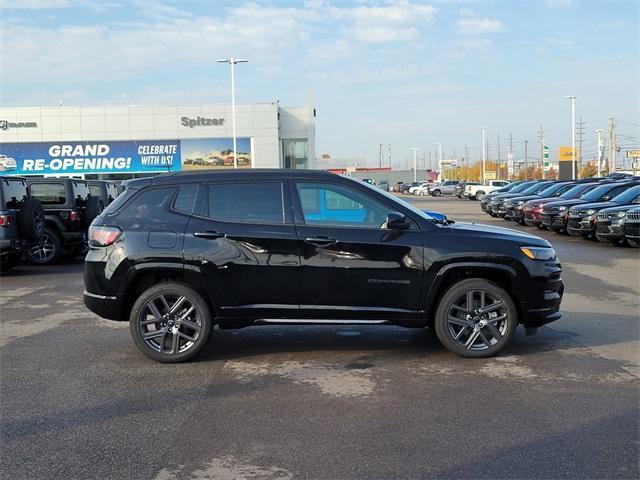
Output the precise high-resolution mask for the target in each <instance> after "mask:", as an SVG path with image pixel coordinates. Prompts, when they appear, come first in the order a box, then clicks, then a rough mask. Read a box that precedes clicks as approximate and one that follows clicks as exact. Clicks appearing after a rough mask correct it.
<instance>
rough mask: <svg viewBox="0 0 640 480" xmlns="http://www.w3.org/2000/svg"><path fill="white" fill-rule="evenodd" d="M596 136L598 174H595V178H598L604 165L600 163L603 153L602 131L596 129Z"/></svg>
mask: <svg viewBox="0 0 640 480" xmlns="http://www.w3.org/2000/svg"><path fill="white" fill-rule="evenodd" d="M596 135H598V163H597V165H598V172H597V173H596V176H598V177H599V176H600V172H601V171H602V170H603V168H602V167H603V166H604V165H601V163H602V153H603V151H602V129H601V128H598V129H597V130H596Z"/></svg>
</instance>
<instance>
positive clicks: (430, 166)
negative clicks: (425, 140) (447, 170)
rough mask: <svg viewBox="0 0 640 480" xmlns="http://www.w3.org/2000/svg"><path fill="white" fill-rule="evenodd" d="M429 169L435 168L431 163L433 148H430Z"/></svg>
mask: <svg viewBox="0 0 640 480" xmlns="http://www.w3.org/2000/svg"><path fill="white" fill-rule="evenodd" d="M428 153H429V170H433V166H432V164H431V149H429V152H428Z"/></svg>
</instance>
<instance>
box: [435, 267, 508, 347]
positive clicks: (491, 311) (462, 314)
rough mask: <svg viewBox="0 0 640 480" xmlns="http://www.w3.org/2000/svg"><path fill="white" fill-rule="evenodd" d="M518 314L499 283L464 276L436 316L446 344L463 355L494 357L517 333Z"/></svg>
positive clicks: (448, 292)
mask: <svg viewBox="0 0 640 480" xmlns="http://www.w3.org/2000/svg"><path fill="white" fill-rule="evenodd" d="M517 324H518V315H517V310H516V307H515V305H514V303H513V300H512V299H511V297H510V296H509V294H508V293H507V292H506V291H505V290H504V289H503V288H502V287H500V286H499V285H497V284H495V283H493V282H490V281H489V280H485V279H482V278H472V279H468V280H462V281H460V282H458V283H456V284H455V285H453V286H452V287H451V288H449V290H447V291H446V293H445V294H444V296H443V297H442V299H441V301H440V305H439V306H438V310H437V312H436V318H435V328H436V335H437V336H438V339H439V340H440V341H441V342H442V344H443V345H444V346H445V347H447V349H449V350H451V351H452V352H454V353H457V354H458V355H460V356H462V357H490V356H492V355H495V354H496V353H498V352H499V351H500V350H502V349H503V348H504V347H505V346H506V345H507V344H508V343H509V342H510V341H511V338H512V337H513V335H514V333H515V330H516V326H517Z"/></svg>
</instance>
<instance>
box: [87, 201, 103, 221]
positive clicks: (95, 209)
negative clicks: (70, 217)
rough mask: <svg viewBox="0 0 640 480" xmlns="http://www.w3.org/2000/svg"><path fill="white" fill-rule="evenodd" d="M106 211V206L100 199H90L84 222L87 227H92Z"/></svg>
mask: <svg viewBox="0 0 640 480" xmlns="http://www.w3.org/2000/svg"><path fill="white" fill-rule="evenodd" d="M103 210H104V204H103V203H102V200H100V199H99V198H98V197H89V199H88V200H87V203H86V205H85V208H84V222H85V226H86V227H88V226H89V225H91V222H93V220H94V219H95V218H96V217H97V216H98V215H100V214H101V213H102V211H103Z"/></svg>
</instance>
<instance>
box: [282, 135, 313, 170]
mask: <svg viewBox="0 0 640 480" xmlns="http://www.w3.org/2000/svg"><path fill="white" fill-rule="evenodd" d="M282 151H283V152H284V168H308V167H309V148H308V143H307V140H306V139H287V140H282Z"/></svg>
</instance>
